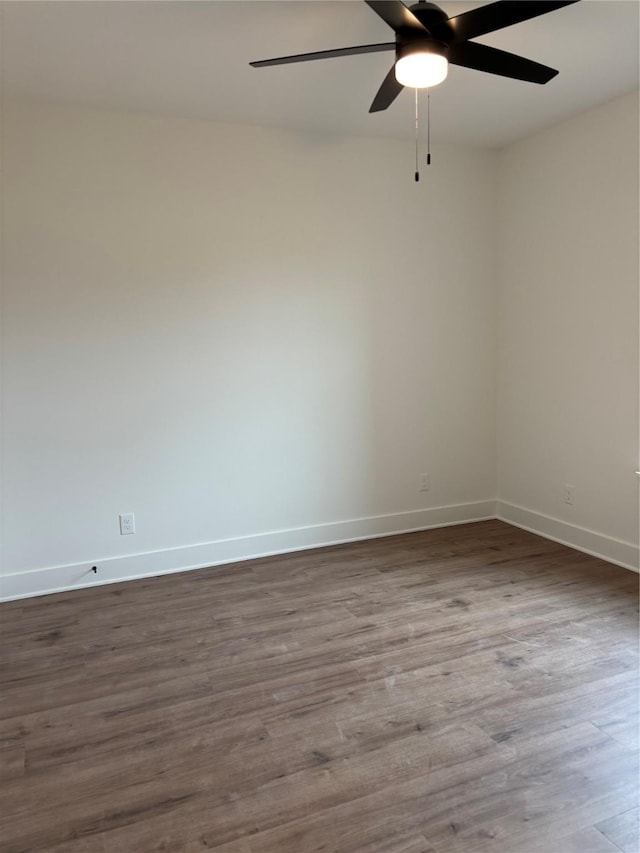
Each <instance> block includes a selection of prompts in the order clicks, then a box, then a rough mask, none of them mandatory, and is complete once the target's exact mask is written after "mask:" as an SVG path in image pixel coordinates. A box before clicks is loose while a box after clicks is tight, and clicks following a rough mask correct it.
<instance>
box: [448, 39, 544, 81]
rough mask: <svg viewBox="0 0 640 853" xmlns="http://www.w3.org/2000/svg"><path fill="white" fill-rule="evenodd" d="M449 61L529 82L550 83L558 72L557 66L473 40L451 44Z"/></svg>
mask: <svg viewBox="0 0 640 853" xmlns="http://www.w3.org/2000/svg"><path fill="white" fill-rule="evenodd" d="M449 62H451V63H453V64H454V65H462V66H464V67H465V68H474V69H475V70H476V71H486V72H487V73H488V74H498V75H500V77H512V78H513V79H514V80H526V81H527V82H528V83H548V82H549V80H551V79H552V78H553V77H555V76H556V74H557V73H558V72H557V71H556V70H555V68H549V67H548V66H546V65H540V63H539V62H532V60H531V59H525V58H524V57H523V56H516V55H515V54H514V53H506V51H504V50H497V49H496V48H495V47H489V46H488V45H486V44H476V43H475V42H472V41H468V42H465V43H464V44H453V45H451V47H450V48H449Z"/></svg>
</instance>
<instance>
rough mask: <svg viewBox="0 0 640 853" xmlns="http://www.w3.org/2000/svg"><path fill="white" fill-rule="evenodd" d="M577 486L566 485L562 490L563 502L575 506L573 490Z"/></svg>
mask: <svg viewBox="0 0 640 853" xmlns="http://www.w3.org/2000/svg"><path fill="white" fill-rule="evenodd" d="M574 489H575V486H565V487H564V488H563V490H562V502H563V503H566V504H569V506H573V492H574Z"/></svg>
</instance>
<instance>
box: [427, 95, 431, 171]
mask: <svg viewBox="0 0 640 853" xmlns="http://www.w3.org/2000/svg"><path fill="white" fill-rule="evenodd" d="M430 165H431V89H427V166H430Z"/></svg>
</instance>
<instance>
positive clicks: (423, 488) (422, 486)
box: [420, 474, 431, 492]
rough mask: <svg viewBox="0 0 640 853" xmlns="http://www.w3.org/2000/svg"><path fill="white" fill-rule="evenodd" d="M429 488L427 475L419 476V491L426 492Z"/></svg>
mask: <svg viewBox="0 0 640 853" xmlns="http://www.w3.org/2000/svg"><path fill="white" fill-rule="evenodd" d="M430 488H431V483H430V480H429V475H428V474H420V491H421V492H428V491H429V489H430Z"/></svg>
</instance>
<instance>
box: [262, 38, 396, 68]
mask: <svg viewBox="0 0 640 853" xmlns="http://www.w3.org/2000/svg"><path fill="white" fill-rule="evenodd" d="M395 47H396V43H395V42H394V41H387V42H382V43H380V44H359V45H357V46H356V47H339V48H337V49H336V50H317V51H315V53H298V54H296V55H295V56H279V57H278V58H277V59H261V60H259V61H258V62H250V63H249V65H252V66H253V67H254V68H264V67H265V66H266V65H289V63H291V62H309V61H310V60H312V59H333V58H334V57H336V56H355V55H356V54H358V53H378V52H379V51H382V50H395Z"/></svg>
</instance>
